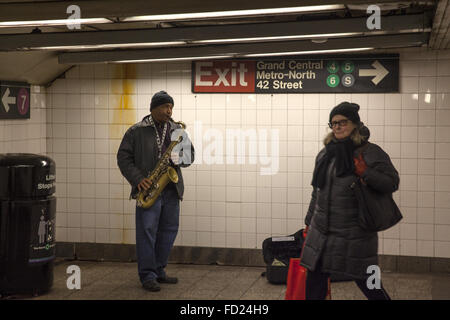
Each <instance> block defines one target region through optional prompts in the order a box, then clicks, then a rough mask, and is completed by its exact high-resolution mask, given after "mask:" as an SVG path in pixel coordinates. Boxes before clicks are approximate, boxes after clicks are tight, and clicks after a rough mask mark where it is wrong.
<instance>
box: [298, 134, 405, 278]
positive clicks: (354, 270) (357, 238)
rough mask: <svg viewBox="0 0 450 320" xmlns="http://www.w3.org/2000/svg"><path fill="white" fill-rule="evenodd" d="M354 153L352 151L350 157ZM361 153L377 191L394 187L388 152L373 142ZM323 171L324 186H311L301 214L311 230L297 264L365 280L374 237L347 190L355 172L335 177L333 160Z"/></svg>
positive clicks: (373, 256) (375, 258) (374, 251)
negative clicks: (362, 221) (366, 228)
mask: <svg viewBox="0 0 450 320" xmlns="http://www.w3.org/2000/svg"><path fill="white" fill-rule="evenodd" d="M367 143H369V142H367ZM358 153H359V150H358V149H356V150H355V152H354V157H356V156H357V155H358ZM324 154H325V148H323V149H322V150H321V151H320V152H319V154H318V155H317V158H316V165H317V162H318V160H320V158H321V157H323V156H324ZM362 154H363V158H364V160H365V162H366V163H367V166H368V168H367V169H366V171H365V172H364V174H363V175H362V178H363V180H364V181H365V182H366V183H367V184H368V185H369V186H371V187H373V188H374V189H376V190H378V191H380V192H386V193H393V192H394V191H396V190H397V189H398V186H399V182H400V179H399V176H398V172H397V170H396V169H395V168H394V166H393V164H392V162H391V160H390V158H389V156H388V155H387V154H386V153H385V152H384V151H383V150H382V149H381V148H380V147H379V146H378V145H376V144H373V143H369V145H368V146H367V148H365V150H364V151H363V153H362ZM327 170H328V172H327V179H326V184H325V185H324V187H323V188H321V189H320V188H314V190H313V192H312V197H311V202H310V205H309V209H308V212H307V215H306V218H305V223H306V225H307V226H309V230H308V234H307V237H306V240H305V247H304V249H303V252H302V257H301V265H303V266H304V267H306V268H307V269H309V270H316V268H317V269H318V270H320V271H321V272H326V273H335V274H341V275H343V276H346V277H350V278H354V279H362V278H366V277H367V276H368V275H369V274H367V267H368V266H370V265H377V264H378V235H377V233H376V232H375V233H372V232H367V231H365V230H363V229H362V228H361V227H360V226H359V224H358V203H357V200H356V197H355V194H354V192H353V190H352V189H351V188H350V185H351V184H352V182H353V181H355V179H356V175H350V176H346V177H336V168H335V158H332V160H331V161H330V163H329V165H328V169H327Z"/></svg>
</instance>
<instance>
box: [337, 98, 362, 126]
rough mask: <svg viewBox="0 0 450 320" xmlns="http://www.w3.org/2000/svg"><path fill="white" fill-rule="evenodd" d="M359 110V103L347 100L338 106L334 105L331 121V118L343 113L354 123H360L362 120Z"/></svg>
mask: <svg viewBox="0 0 450 320" xmlns="http://www.w3.org/2000/svg"><path fill="white" fill-rule="evenodd" d="M358 110H359V105H358V104H356V103H351V102H347V101H344V102H341V103H340V104H338V105H337V106H336V107H334V108H333V110H331V113H330V122H331V119H333V117H334V116H335V115H337V114H341V115H343V116H345V117H347V118H348V119H349V120H350V121H352V122H353V123H355V124H359V122H360V121H361V120H360V118H359V114H358Z"/></svg>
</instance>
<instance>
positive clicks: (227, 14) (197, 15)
mask: <svg viewBox="0 0 450 320" xmlns="http://www.w3.org/2000/svg"><path fill="white" fill-rule="evenodd" d="M343 9H345V6H344V5H341V4H333V5H321V6H303V7H288V8H271V9H251V10H230V11H212V12H193V13H174V14H160V15H148V16H135V17H129V18H125V19H123V20H122V21H123V22H132V21H177V20H195V19H212V18H237V17H244V16H258V15H275V14H289V13H302V12H313V11H332V10H343Z"/></svg>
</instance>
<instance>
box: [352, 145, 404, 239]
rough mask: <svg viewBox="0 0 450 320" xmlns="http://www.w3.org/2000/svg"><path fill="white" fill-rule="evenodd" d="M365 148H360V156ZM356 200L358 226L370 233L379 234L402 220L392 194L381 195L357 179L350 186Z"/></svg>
mask: <svg viewBox="0 0 450 320" xmlns="http://www.w3.org/2000/svg"><path fill="white" fill-rule="evenodd" d="M367 146H368V144H366V146H364V147H362V148H360V152H359V153H360V154H361V153H362V151H363V149H366V147H367ZM350 188H352V189H353V190H354V192H355V195H356V199H357V200H358V208H359V224H360V226H361V227H362V228H363V229H365V230H367V231H370V232H379V231H383V230H386V229H389V228H391V227H393V226H394V225H396V224H397V223H398V222H399V221H400V220H401V219H402V218H403V216H402V214H401V212H400V209H399V208H398V206H397V204H396V203H395V201H394V199H393V198H392V193H382V192H378V191H376V190H374V189H373V188H371V187H370V186H368V185H366V184H364V183H363V182H361V179H360V178H359V177H357V179H356V180H355V181H354V182H353V183H352V184H351V186H350Z"/></svg>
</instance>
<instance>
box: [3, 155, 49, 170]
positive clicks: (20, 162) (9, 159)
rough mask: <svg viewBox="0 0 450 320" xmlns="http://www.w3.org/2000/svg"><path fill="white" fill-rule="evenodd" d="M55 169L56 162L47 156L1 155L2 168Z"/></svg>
mask: <svg viewBox="0 0 450 320" xmlns="http://www.w3.org/2000/svg"><path fill="white" fill-rule="evenodd" d="M20 166H33V167H41V168H43V167H54V166H55V162H54V161H53V160H52V159H51V158H50V157H47V156H44V155H40V154H33V153H6V154H3V155H0V167H20Z"/></svg>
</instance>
